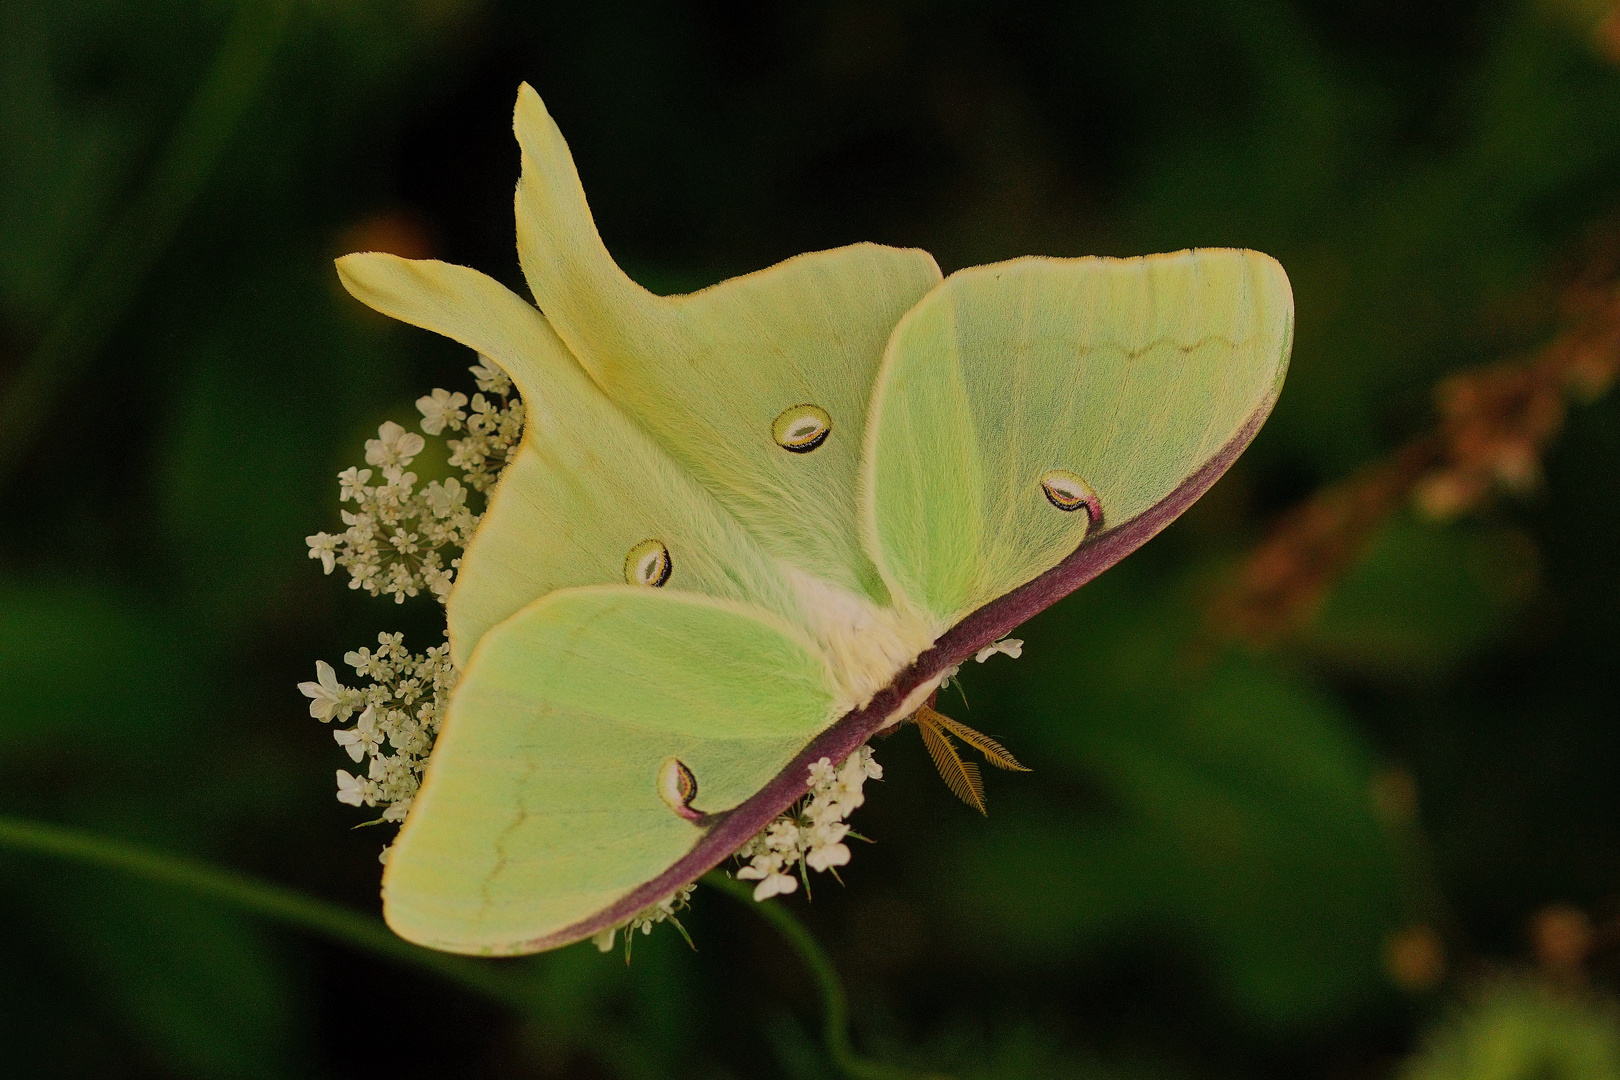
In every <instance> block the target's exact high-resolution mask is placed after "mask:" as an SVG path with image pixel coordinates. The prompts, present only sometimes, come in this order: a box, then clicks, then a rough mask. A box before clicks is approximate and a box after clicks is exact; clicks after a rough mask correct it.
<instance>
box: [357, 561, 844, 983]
mask: <svg viewBox="0 0 1620 1080" xmlns="http://www.w3.org/2000/svg"><path fill="white" fill-rule="evenodd" d="M840 708H841V706H839V705H838V704H837V703H836V702H835V701H834V697H833V693H832V691H831V689H830V684H829V677H828V672H827V668H826V665H825V664H824V663H823V661H822V660H821V659H820V656H819V653H818V652H817V651H816V648H815V646H814V645H813V644H812V643H811V642H810V641H809V640H808V639H806V638H804V637H803V636H802V635H801V634H800V633H799V632H798V631H797V630H795V629H794V628H792V627H791V626H789V625H788V624H787V623H784V622H783V621H781V620H780V619H776V618H775V617H773V616H771V615H770V614H768V613H766V612H764V611H761V610H759V609H757V608H750V607H746V606H743V605H739V604H733V603H728V602H725V601H718V600H713V599H709V598H707V597H700V596H694V595H691V594H682V593H676V592H661V591H655V590H651V589H642V588H636V587H632V586H607V587H597V588H585V589H570V590H564V591H562V592H556V593H553V594H551V595H550V596H547V597H545V598H543V599H540V600H537V601H535V602H534V603H532V604H530V605H529V606H528V607H526V608H524V609H523V610H522V611H521V612H519V613H518V614H517V615H514V616H513V617H512V618H510V619H508V620H507V621H506V622H504V623H502V624H501V625H500V626H498V627H496V628H494V629H493V630H490V631H489V632H488V633H487V634H485V635H484V638H483V640H482V641H481V642H480V643H479V645H478V648H477V650H476V651H475V652H474V654H473V657H472V661H471V662H470V663H469V664H468V665H467V669H466V671H465V673H464V674H463V676H462V679H461V682H460V684H459V685H458V686H457V688H456V693H455V696H454V698H453V699H452V701H451V704H450V710H449V713H448V715H447V716H446V718H445V723H444V727H443V729H442V731H441V732H440V734H439V738H438V742H437V745H436V746H435V747H434V750H433V757H432V760H431V761H430V763H429V765H428V770H427V775H426V777H425V778H424V781H423V784H422V789H421V791H420V792H419V793H418V794H417V796H416V800H415V803H414V805H413V806H412V809H411V814H410V816H409V818H408V819H407V820H406V822H405V825H404V827H403V828H402V829H401V831H400V834H399V838H398V839H397V840H396V841H395V843H394V845H393V846H392V847H391V848H390V849H389V852H388V862H387V867H386V870H385V871H384V875H383V905H384V914H385V916H386V918H387V920H388V925H389V926H391V927H392V928H393V929H394V930H395V931H396V932H397V933H398V934H399V935H400V936H401V937H404V938H407V939H409V940H411V941H414V942H417V943H418V944H421V945H426V946H429V947H432V948H436V949H445V950H449V951H451V952H461V953H482V954H512V953H527V952H536V951H539V950H541V949H549V948H554V947H556V946H559V945H564V944H567V943H568V942H571V941H577V940H579V939H581V938H585V937H588V936H590V935H591V934H594V933H595V932H597V931H598V930H600V929H602V928H604V927H606V926H611V925H613V924H614V923H616V922H620V921H623V919H624V918H626V917H628V916H629V915H631V914H633V913H634V912H635V911H636V910H639V909H640V908H641V907H644V906H646V905H647V904H650V903H653V902H655V901H657V900H660V899H662V898H663V897H664V896H667V895H668V894H669V893H670V892H671V891H673V890H674V889H675V888H676V887H677V886H678V885H681V884H684V883H685V882H686V881H689V880H691V878H693V877H696V876H697V874H698V873H701V872H702V870H704V869H707V867H708V865H712V863H713V862H717V861H719V859H721V858H723V857H724V856H725V855H726V854H728V853H729V852H730V850H732V849H734V848H735V847H736V846H737V844H740V843H741V842H742V840H745V839H747V835H744V836H743V837H741V838H739V839H736V840H728V841H727V842H729V843H730V845H731V846H730V847H729V848H727V849H726V850H725V851H723V852H720V853H719V854H718V855H713V856H712V857H709V858H708V859H707V861H706V862H705V863H704V865H702V866H700V867H698V868H696V869H690V870H683V869H682V868H681V866H680V864H681V862H682V859H683V857H686V856H690V855H691V853H693V851H694V849H695V848H696V847H698V845H699V844H700V843H702V842H703V841H704V840H706V839H711V838H713V837H714V836H715V835H716V834H721V833H724V832H725V829H724V825H723V822H724V817H725V813H726V811H728V810H730V809H732V808H733V807H735V806H737V805H738V804H739V803H742V802H743V801H744V800H745V799H747V798H748V797H749V796H753V795H755V794H756V793H757V792H759V791H760V789H762V788H764V787H766V786H767V785H768V782H769V781H770V780H771V779H772V778H773V777H775V776H776V775H777V774H778V773H780V772H782V771H783V769H784V767H785V766H786V765H787V764H788V763H789V761H790V760H792V759H793V758H794V755H795V754H797V753H798V752H799V751H800V750H801V749H802V748H804V746H805V744H806V743H808V742H809V741H810V740H811V738H812V737H813V736H814V735H815V734H816V733H817V732H819V731H821V730H822V729H824V728H825V727H827V725H828V724H830V723H831V722H832V721H833V720H834V719H835V718H836V715H835V714H836V713H837V712H838V711H839V709H840ZM671 762H679V763H680V764H681V765H682V766H684V767H685V768H686V769H687V770H689V775H690V778H691V779H693V780H695V782H696V791H695V794H690V793H689V792H688V793H687V797H688V798H689V804H688V805H687V806H685V807H683V806H682V805H681V803H680V800H679V799H676V800H675V801H673V802H672V801H669V798H668V796H667V795H665V794H660V791H661V785H660V778H661V776H662V775H664V774H665V772H666V770H668V769H672V768H673V766H671V765H670V763H671ZM801 786H802V785H801ZM682 809H685V810H686V816H682V813H681V812H680V811H681V810H682ZM699 815H704V817H703V818H702V820H691V818H696V817H698V816H699ZM716 819H719V821H720V822H721V824H720V826H719V827H715V825H714V822H715V820H716ZM755 828H757V826H750V832H749V834H748V835H752V830H753V829H755ZM711 846H712V844H711ZM699 854H700V857H701V853H699ZM655 894H656V895H655Z"/></svg>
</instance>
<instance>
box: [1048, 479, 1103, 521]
mask: <svg viewBox="0 0 1620 1080" xmlns="http://www.w3.org/2000/svg"><path fill="white" fill-rule="evenodd" d="M1041 491H1042V492H1043V493H1045V495H1046V501H1047V502H1049V503H1051V504H1052V505H1053V506H1055V507H1057V508H1058V509H1059V510H1062V511H1063V512H1064V513H1066V514H1072V513H1073V512H1074V511H1076V510H1079V509H1082V508H1084V509H1085V511H1086V516H1087V517H1089V518H1090V519H1091V526H1092V527H1093V528H1095V527H1096V526H1098V525H1101V524H1102V516H1103V514H1102V501H1101V500H1100V499H1098V498H1097V493H1096V492H1095V491H1093V490H1092V488H1091V485H1090V484H1088V483H1086V482H1085V481H1084V480H1082V479H1080V478H1079V477H1078V476H1076V475H1074V473H1072V472H1069V471H1068V470H1067V469H1053V470H1051V471H1050V472H1048V473H1047V474H1046V475H1045V476H1042V477H1041Z"/></svg>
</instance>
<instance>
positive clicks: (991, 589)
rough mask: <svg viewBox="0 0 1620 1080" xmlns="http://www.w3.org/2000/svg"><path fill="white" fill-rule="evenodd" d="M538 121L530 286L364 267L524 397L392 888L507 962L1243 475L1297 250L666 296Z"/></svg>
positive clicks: (400, 304) (523, 190)
mask: <svg viewBox="0 0 1620 1080" xmlns="http://www.w3.org/2000/svg"><path fill="white" fill-rule="evenodd" d="M514 129H515V131H516V134H517V139H518V143H519V145H520V147H521V149H522V173H521V180H520V182H519V184H518V187H517V195H516V214H517V239H518V252H519V255H520V259H521V264H522V270H523V274H524V277H525V278H526V279H527V282H528V286H529V289H530V290H531V291H532V293H533V296H534V300H535V303H530V302H529V301H528V300H526V299H523V298H521V297H519V296H518V295H516V294H515V293H513V292H511V291H510V290H508V289H507V288H505V287H504V286H502V285H500V284H498V283H497V282H495V281H494V280H492V279H491V278H489V277H486V276H484V275H483V274H481V273H479V272H477V271H475V270H471V269H467V268H465V267H460V266H454V265H449V264H446V263H442V262H436V261H409V260H405V259H401V258H397V257H394V256H391V255H386V254H378V253H368V254H355V255H349V256H346V257H344V258H342V259H340V260H338V270H339V273H340V275H341V277H342V280H343V283H344V285H345V286H346V287H347V288H348V290H349V291H350V292H351V293H352V294H353V295H354V296H355V297H357V298H358V299H360V300H361V301H363V302H365V303H366V304H368V305H370V306H371V307H373V308H375V309H377V310H378V311H381V312H383V313H385V314H387V315H390V316H392V317H394V318H396V319H400V320H403V321H404V322H407V323H411V324H414V325H416V326H419V327H423V328H426V329H428V330H432V331H435V332H437V333H440V334H443V335H445V336H447V337H450V338H452V339H454V340H456V341H458V342H461V343H462V344H464V345H467V346H469V347H471V348H473V349H475V350H476V351H477V352H478V353H480V354H482V355H483V356H486V357H489V358H490V359H491V360H493V361H494V362H495V363H497V364H499V365H500V367H502V368H503V369H504V370H505V371H506V372H507V373H508V374H509V375H510V377H511V378H512V380H513V382H514V383H515V385H516V387H517V389H518V392H519V393H520V394H521V396H522V398H523V401H524V403H525V406H526V408H527V410H528V412H527V415H528V427H527V430H526V433H525V435H524V439H523V442H522V444H521V446H520V448H519V450H518V453H517V454H516V456H515V458H513V459H512V460H510V462H509V464H508V465H507V467H506V469H505V471H504V473H503V475H502V477H501V479H500V482H499V484H498V486H497V487H496V489H495V491H494V494H493V496H492V498H491V501H490V503H489V506H488V508H487V510H486V513H485V515H484V518H483V520H482V522H481V524H480V526H479V529H478V531H477V533H476V535H475V536H474V537H473V539H472V541H471V543H470V544H469V546H468V548H467V550H466V553H465V557H464V559H463V560H462V563H461V566H460V569H459V574H458V577H457V580H456V583H455V586H454V589H453V590H452V591H451V593H450V595H449V598H448V602H447V619H448V630H449V641H450V647H451V653H452V657H453V659H454V662H455V664H456V665H457V666H458V667H459V668H460V669H461V671H462V675H461V680H460V682H459V684H458V686H457V688H456V690H455V693H454V696H453V698H452V699H451V702H450V706H449V712H448V714H447V716H446V719H445V723H444V727H443V730H442V732H441V734H440V735H439V738H438V742H437V745H436V746H435V748H434V750H433V754H432V758H431V760H430V762H429V765H428V768H427V772H426V775H425V778H424V781H423V785H422V788H421V790H420V792H419V793H418V795H417V796H416V798H415V800H414V802H413V803H412V806H411V809H410V813H409V815H408V817H407V819H406V821H405V823H404V825H403V827H402V829H401V832H400V834H399V837H398V839H397V840H396V842H395V843H394V845H393V847H392V848H391V849H390V854H389V859H388V862H387V866H386V869H385V872H384V877H383V901H384V912H385V915H386V917H387V920H388V922H389V925H390V926H392V927H393V929H394V930H395V931H396V932H398V933H399V934H400V935H402V936H403V937H405V938H408V939H410V940H411V941H415V942H418V943H420V944H423V945H427V946H431V947H434V948H438V949H445V950H450V951H454V952H463V953H478V954H516V953H529V952H536V951H540V950H545V949H551V948H554V947H557V946H560V945H564V944H568V943H570V942H574V941H578V940H581V939H584V938H587V937H591V936H593V935H596V934H598V933H599V932H601V931H603V930H604V929H605V928H609V927H613V926H615V925H618V924H622V923H623V922H625V920H626V919H628V918H630V917H631V916H633V915H634V914H635V913H636V912H638V911H641V910H643V909H646V908H648V907H649V906H650V905H653V904H656V903H658V902H659V901H660V900H662V899H664V898H666V897H668V896H669V895H670V894H671V893H672V892H674V891H675V890H676V889H678V888H681V887H683V886H685V885H687V884H688V883H690V882H692V881H693V880H695V879H696V878H697V877H698V876H699V875H701V874H702V873H704V872H705V871H707V870H709V869H710V868H711V867H713V866H715V865H717V864H719V863H720V862H722V861H723V860H724V859H726V858H727V857H728V856H730V855H731V854H732V853H733V852H734V851H736V850H737V849H738V848H739V847H740V846H741V845H743V844H744V843H745V842H746V841H748V840H749V839H750V838H751V837H752V836H753V835H754V834H755V833H757V832H758V831H759V830H760V829H761V828H762V827H763V826H765V825H766V824H768V823H769V822H771V821H772V820H773V819H774V818H775V817H776V815H777V814H779V813H780V812H781V811H782V810H783V809H784V808H785V807H787V806H788V805H789V804H790V803H792V802H793V801H794V800H795V799H797V798H799V797H800V796H801V795H803V794H804V792H805V790H806V784H807V780H806V776H807V769H808V768H809V766H811V765H812V764H814V763H816V762H818V761H820V760H821V759H823V758H826V759H830V760H831V761H833V762H838V761H842V760H844V759H845V758H847V757H849V755H851V754H852V753H853V752H854V751H856V750H857V749H858V748H859V747H861V746H862V745H864V744H865V742H866V741H867V740H868V739H869V738H871V737H872V736H873V735H874V734H875V733H878V732H880V731H882V730H884V729H886V728H888V727H891V726H893V725H895V724H897V723H899V722H901V721H903V720H905V719H907V718H911V717H914V716H920V717H921V718H922V720H924V721H928V722H930V723H932V722H933V721H932V719H931V718H933V717H936V716H937V714H934V713H932V712H931V710H928V711H926V712H924V711H922V710H926V708H927V706H928V704H929V703H930V701H931V698H932V695H933V694H934V693H935V692H936V690H937V689H938V687H939V685H940V684H941V682H942V680H944V679H945V678H947V677H948V676H949V674H950V673H952V672H954V670H955V666H956V665H957V664H959V663H960V662H962V660H963V659H964V658H965V657H968V656H972V655H974V654H975V652H977V651H978V650H980V649H982V648H984V647H986V646H987V645H989V644H991V643H994V642H996V641H997V640H998V639H1000V638H1002V637H1003V636H1004V635H1006V634H1007V633H1008V632H1009V631H1010V630H1012V629H1013V628H1014V627H1016V626H1018V625H1019V624H1020V623H1022V622H1023V621H1024V620H1026V619H1027V618H1029V617H1030V616H1031V615H1033V614H1034V613H1036V612H1038V611H1040V610H1042V609H1043V608H1045V607H1047V606H1048V605H1050V604H1052V603H1053V602H1054V601H1056V600H1058V599H1059V598H1061V597H1063V596H1065V595H1067V594H1068V593H1069V592H1071V591H1072V590H1074V589H1075V588H1077V587H1078V586H1080V585H1082V584H1084V583H1085V582H1086V581H1089V580H1090V579H1091V578H1093V577H1095V576H1096V575H1097V574H1099V573H1100V572H1102V571H1103V570H1104V569H1106V568H1107V567H1109V566H1110V565H1112V564H1113V563H1114V562H1116V561H1118V560H1119V559H1121V558H1123V557H1124V556H1125V555H1127V554H1128V553H1130V552H1131V551H1132V550H1134V549H1135V548H1137V547H1138V546H1139V545H1141V544H1142V543H1144V542H1145V541H1147V540H1148V539H1149V538H1150V537H1152V536H1153V535H1154V534H1155V533H1157V532H1158V531H1159V530H1161V529H1162V528H1164V527H1165V525H1167V524H1168V523H1169V522H1170V521H1171V520H1172V519H1174V518H1175V517H1176V516H1177V515H1178V514H1180V513H1181V512H1182V511H1183V510H1184V509H1186V508H1187V506H1188V505H1189V504H1191V503H1192V502H1193V501H1194V500H1195V499H1197V498H1198V497H1199V496H1200V495H1201V494H1202V493H1203V492H1204V491H1205V490H1206V489H1207V488H1208V487H1209V486H1210V485H1211V484H1212V483H1213V482H1214V481H1215V479H1216V478H1217V477H1219V476H1220V475H1221V473H1222V472H1223V471H1224V470H1225V469H1226V468H1227V467H1228V466H1229V465H1230V464H1231V463H1232V461H1233V460H1234V459H1235V458H1236V457H1237V455H1238V454H1239V453H1240V452H1241V451H1242V450H1243V449H1244V448H1245V447H1246V446H1247V445H1248V443H1249V441H1250V440H1251V439H1252V438H1253V437H1254V435H1255V433H1256V431H1257V430H1258V429H1259V427H1260V425H1261V423H1262V422H1263V421H1264V420H1265V418H1266V416H1267V414H1268V413H1269V411H1270V409H1271V407H1272V404H1273V402H1275V400H1276V398H1277V395H1278V392H1279V390H1280V388H1281V384H1282V379H1283V374H1284V372H1285V370H1286V367H1287V362H1288V355H1289V349H1290V345H1291V341H1292V331H1293V300H1292V295H1291V293H1290V290H1289V285H1288V280H1287V277H1286V276H1285V275H1284V273H1283V270H1282V268H1281V267H1280V266H1279V265H1278V264H1277V263H1276V262H1275V261H1274V260H1272V259H1271V258H1270V257H1268V256H1266V255H1263V254H1260V253H1258V252H1254V251H1247V250H1233V249H1202V250H1189V251H1180V252H1175V253H1172V254H1164V255H1152V256H1146V257H1142V258H1130V259H1114V258H1073V259H1069V258H1021V259H1014V260H1012V261H1009V262H1002V263H996V264H994V265H989V266H977V267H972V268H969V269H965V270H960V271H957V272H956V273H953V274H951V275H950V276H948V277H942V275H941V273H940V270H939V268H938V266H937V265H936V264H935V262H934V260H933V258H932V257H931V256H929V255H928V254H927V253H926V252H923V251H919V250H912V249H898V248H892V247H882V246H878V245H874V244H856V245H854V246H850V247H843V248H838V249H835V250H831V251H821V252H816V253H812V254H807V255H801V256H798V257H796V258H792V259H789V260H787V261H786V262H783V263H780V264H777V265H775V266H772V267H770V268H768V269H765V270H762V271H759V272H757V273H753V274H748V275H746V276H743V277H739V278H734V279H731V280H728V281H725V282H722V283H721V284H719V285H716V286H714V287H712V288H708V289H704V290H702V291H699V292H695V293H692V294H689V295H682V296H657V295H654V294H652V293H650V292H648V291H646V290H645V289H643V288H641V287H640V286H639V285H637V284H636V283H635V282H633V281H632V280H631V279H630V278H629V277H628V276H627V275H626V274H625V273H624V272H623V271H621V270H620V269H619V267H618V266H617V265H616V264H615V262H614V261H613V259H612V257H611V256H610V255H609V254H608V252H607V250H606V248H605V247H604V245H603V243H602V241H601V239H600V238H599V236H598V234H597V231H596V227H595V224H594V222H593V220H592V217H591V212H590V210H589V208H588V206H587V204H586V200H585V195H584V192H583V189H582V187H581V184H580V180H579V176H578V173H577V172H576V170H575V167H574V163H573V159H572V157H571V156H570V154H569V150H568V147H567V144H566V143H565V142H564V141H563V137H562V135H561V133H560V132H559V131H558V129H557V126H556V124H555V123H554V122H553V120H552V118H551V116H550V115H549V114H548V113H547V112H546V109H545V107H544V105H543V104H542V103H541V101H540V98H539V96H538V95H537V94H536V93H535V92H534V91H533V90H532V89H531V88H529V87H528V86H527V85H525V86H523V87H522V88H521V90H520V92H519V96H518V101H517V107H516V111H515V119H514ZM935 726H936V727H937V724H936V725H935ZM967 730H971V729H967ZM959 734H960V733H959ZM974 734H977V733H974ZM985 741H986V742H988V740H985ZM989 746H990V747H993V748H994V749H996V750H1000V747H999V746H997V745H996V744H994V743H989ZM986 753H990V751H989V750H988V749H987V750H986ZM1009 759H1010V755H1009ZM1014 764H1015V765H1016V762H1014Z"/></svg>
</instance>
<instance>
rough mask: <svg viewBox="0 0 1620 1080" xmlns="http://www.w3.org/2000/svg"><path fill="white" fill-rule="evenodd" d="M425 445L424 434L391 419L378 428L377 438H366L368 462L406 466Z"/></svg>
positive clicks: (396, 466) (389, 465)
mask: <svg viewBox="0 0 1620 1080" xmlns="http://www.w3.org/2000/svg"><path fill="white" fill-rule="evenodd" d="M425 446H427V441H426V440H425V439H423V438H422V436H420V435H418V434H417V433H416V432H414V431H406V430H405V429H404V428H402V427H400V426H399V425H398V424H396V423H394V422H393V421H392V420H389V421H388V422H386V423H385V424H383V425H382V426H381V427H379V428H378V429H377V438H375V439H367V440H366V464H368V465H382V466H386V467H389V468H404V467H405V466H406V465H409V464H410V463H411V459H412V458H414V457H416V455H417V454H420V453H421V452H422V449H423V448H424V447H425Z"/></svg>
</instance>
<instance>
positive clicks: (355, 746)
mask: <svg viewBox="0 0 1620 1080" xmlns="http://www.w3.org/2000/svg"><path fill="white" fill-rule="evenodd" d="M332 738H334V739H336V740H337V744H338V745H339V746H341V747H343V749H345V750H347V751H348V752H349V758H350V760H353V761H359V760H360V759H361V758H363V757H365V756H366V755H367V754H375V753H376V752H377V751H378V750H380V749H382V733H381V732H380V731H378V730H377V710H376V709H375V708H372V707H369V706H368V707H367V709H366V711H365V712H363V713H361V714H360V721H359V723H357V724H355V725H354V727H352V728H345V729H343V730H341V731H334V732H332Z"/></svg>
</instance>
